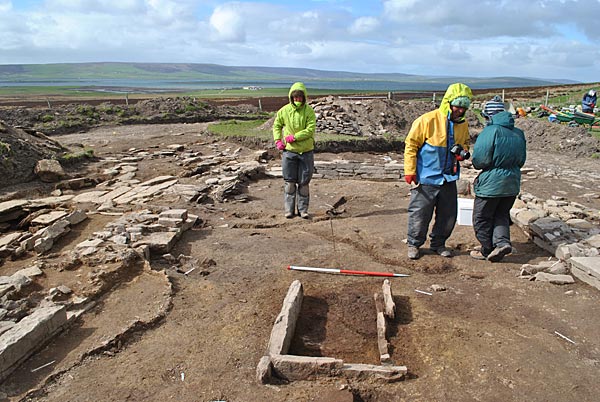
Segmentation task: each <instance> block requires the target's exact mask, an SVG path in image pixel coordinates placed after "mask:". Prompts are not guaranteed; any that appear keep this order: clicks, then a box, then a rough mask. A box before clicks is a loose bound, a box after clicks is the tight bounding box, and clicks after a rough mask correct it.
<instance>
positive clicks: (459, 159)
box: [456, 155, 465, 162]
mask: <svg viewBox="0 0 600 402" xmlns="http://www.w3.org/2000/svg"><path fill="white" fill-rule="evenodd" d="M456 160H457V161H459V162H461V161H464V160H465V158H463V157H462V156H460V155H456Z"/></svg>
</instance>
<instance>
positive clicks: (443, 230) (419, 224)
mask: <svg viewBox="0 0 600 402" xmlns="http://www.w3.org/2000/svg"><path fill="white" fill-rule="evenodd" d="M434 210H435V223H434V224H433V229H432V230H431V234H430V235H429V237H430V238H431V239H430V242H429V245H430V247H431V248H435V249H437V248H441V247H445V245H446V240H447V239H448V237H450V235H451V234H452V230H453V229H454V224H455V223H456V214H457V201H456V182H455V181H452V182H444V184H443V185H441V186H430V185H426V184H419V185H418V186H417V187H414V188H413V189H411V190H410V201H409V202H408V244H409V245H411V246H415V247H421V246H422V245H423V243H425V240H426V236H427V230H428V229H429V222H431V218H432V216H433V212H434Z"/></svg>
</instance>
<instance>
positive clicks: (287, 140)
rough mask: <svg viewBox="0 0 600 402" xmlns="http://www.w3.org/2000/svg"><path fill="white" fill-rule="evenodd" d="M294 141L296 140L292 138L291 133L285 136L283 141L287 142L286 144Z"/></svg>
mask: <svg viewBox="0 0 600 402" xmlns="http://www.w3.org/2000/svg"><path fill="white" fill-rule="evenodd" d="M294 141H296V139H295V138H294V136H293V135H288V136H287V137H285V142H287V143H288V144H289V143H292V142H294Z"/></svg>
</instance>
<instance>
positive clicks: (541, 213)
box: [510, 193, 600, 289]
mask: <svg viewBox="0 0 600 402" xmlns="http://www.w3.org/2000/svg"><path fill="white" fill-rule="evenodd" d="M510 214H511V219H512V221H513V222H514V223H515V224H516V225H517V226H519V227H520V228H521V229H522V230H523V231H524V232H525V234H526V235H527V236H528V237H529V238H530V239H532V241H533V242H534V243H535V244H536V245H538V246H539V247H541V248H542V249H544V250H546V251H548V252H549V253H551V254H552V255H554V256H555V257H556V258H557V259H558V262H553V263H552V264H551V266H550V267H545V266H538V267H534V268H533V269H532V268H531V267H526V266H524V267H523V270H522V271H524V272H523V274H524V276H525V277H529V278H531V276H534V277H535V280H547V281H554V282H557V283H572V282H569V279H568V278H565V277H558V278H552V277H549V276H548V275H560V276H562V275H564V274H566V273H567V271H566V269H567V268H568V270H569V271H570V273H571V274H572V275H573V276H575V277H577V278H578V279H580V280H582V281H584V282H586V283H588V284H590V285H592V286H594V287H596V288H598V289H600V225H599V222H600V211H598V210H596V209H593V208H588V207H586V206H584V205H582V204H579V203H577V202H572V201H567V200H565V199H564V197H561V196H553V197H552V198H550V199H547V200H543V199H540V198H537V197H535V196H533V195H531V194H527V193H524V194H521V195H520V196H519V197H518V199H517V201H516V202H515V204H514V206H513V209H512V210H511V213H510ZM563 263H564V265H563ZM551 268H554V272H552V270H551ZM540 273H544V274H545V275H540Z"/></svg>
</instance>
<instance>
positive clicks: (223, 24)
mask: <svg viewBox="0 0 600 402" xmlns="http://www.w3.org/2000/svg"><path fill="white" fill-rule="evenodd" d="M210 26H211V28H212V29H213V39H214V40H217V41H226V42H243V41H244V39H245V37H246V33H245V31H244V18H243V17H242V15H240V13H239V10H238V9H237V7H236V5H235V4H226V5H223V6H219V7H217V8H216V9H215V11H214V13H213V14H212V15H211V16H210Z"/></svg>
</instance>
